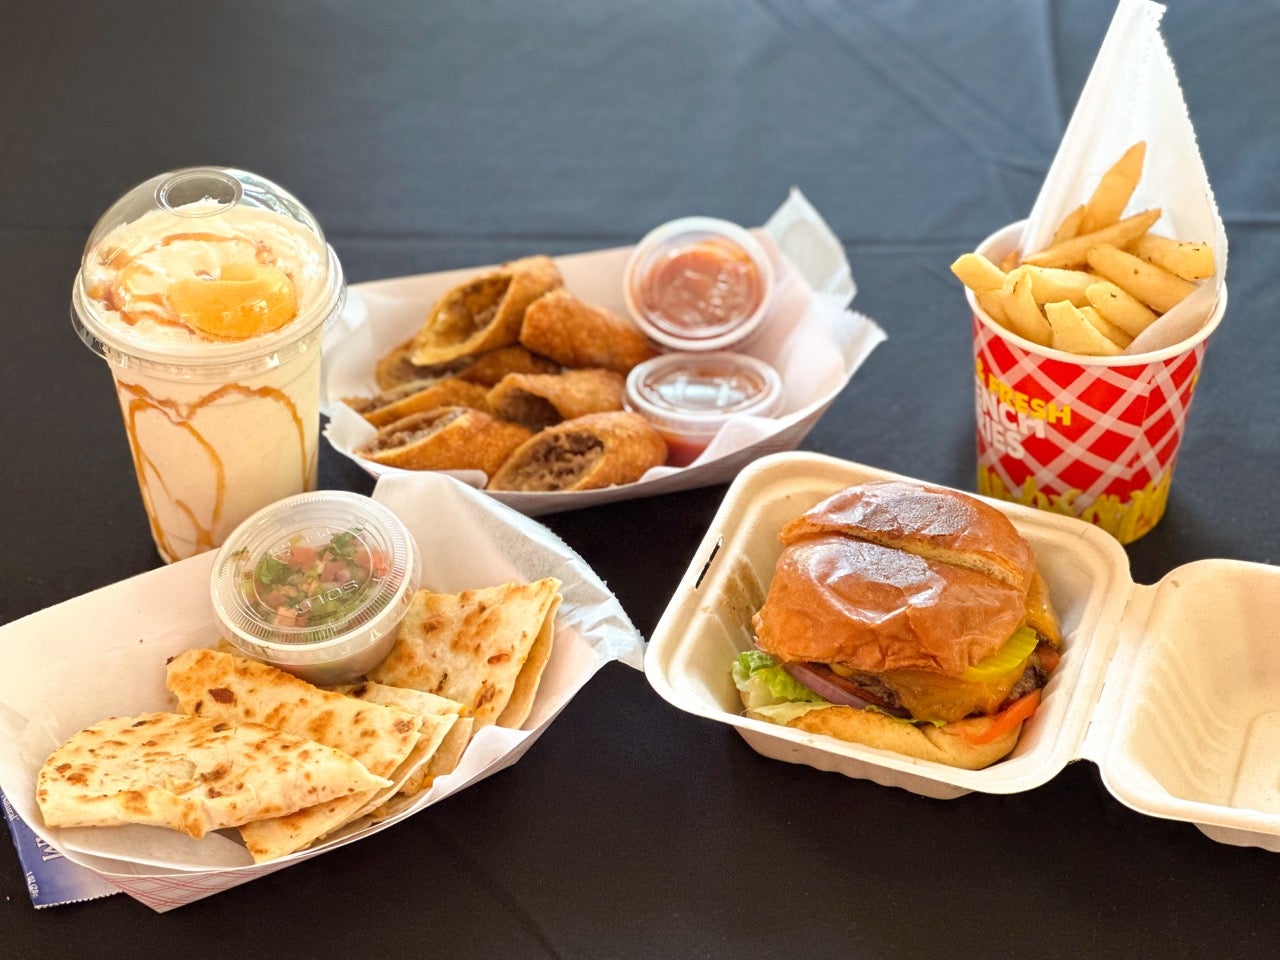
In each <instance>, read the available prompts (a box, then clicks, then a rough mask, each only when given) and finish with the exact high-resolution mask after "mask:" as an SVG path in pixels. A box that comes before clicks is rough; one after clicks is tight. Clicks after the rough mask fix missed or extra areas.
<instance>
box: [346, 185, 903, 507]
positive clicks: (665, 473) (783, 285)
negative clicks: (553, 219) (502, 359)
mask: <svg viewBox="0 0 1280 960" xmlns="http://www.w3.org/2000/svg"><path fill="white" fill-rule="evenodd" d="M753 232H754V234H755V236H756V238H757V239H759V240H760V241H761V243H762V244H763V245H764V246H765V248H766V250H767V251H768V252H769V255H770V257H771V258H772V261H773V269H774V275H775V283H774V295H773V299H772V307H771V309H770V313H769V315H768V317H767V318H766V320H765V321H764V324H763V325H762V326H761V327H760V329H759V331H758V332H757V334H756V335H755V336H754V338H753V339H752V340H751V342H750V343H749V344H746V345H741V346H734V347H733V349H734V350H736V351H739V352H742V353H746V354H749V355H751V356H754V357H757V358H758V359H760V360H764V361H765V362H767V363H769V364H771V365H772V366H773V367H774V368H775V369H776V370H777V371H778V373H779V375H780V376H781V378H782V385H783V400H782V403H781V407H780V409H779V410H778V411H777V413H776V414H774V415H773V416H769V417H763V416H756V415H753V414H749V413H740V414H735V415H734V416H733V417H731V418H730V419H729V421H728V422H727V423H726V424H725V425H724V427H723V428H722V429H721V430H720V432H719V434H718V435H717V436H716V438H715V439H714V440H712V442H711V444H710V445H709V446H708V447H707V449H706V450H705V451H704V452H703V453H702V454H701V455H700V456H699V457H698V458H697V459H696V460H695V461H693V462H692V463H691V464H689V465H688V466H683V467H676V466H660V467H655V468H653V469H651V470H649V471H648V473H646V474H645V475H644V476H643V477H642V478H641V479H640V480H638V481H636V482H635V483H628V484H621V485H618V486H613V487H607V488H605V489H602V490H585V491H572V492H570V491H564V492H553V493H519V492H512V491H503V490H496V491H492V492H491V493H490V496H493V497H494V498H495V499H497V500H499V501H501V502H502V503H505V504H507V505H508V506H511V507H514V508H515V509H517V510H519V511H520V512H521V513H524V514H526V515H528V516H539V515H541V514H545V513H552V512H557V511H563V510H572V509H578V508H581V507H589V506H596V505H598V504H602V503H611V502H614V501H618V500H631V499H636V498H638V497H650V496H655V495H657V494H662V493H672V492H674V491H676V490H691V489H693V488H695V487H706V486H711V485H714V484H717V483H727V482H729V481H730V480H731V479H732V478H733V477H734V475H735V474H736V473H737V472H738V471H739V470H740V469H742V467H743V466H745V465H746V464H748V463H750V462H751V461H752V460H755V459H757V458H758V457H761V456H764V455H766V454H769V453H775V452H778V451H781V450H793V449H795V448H796V447H797V446H799V445H800V442H801V441H802V440H803V439H804V438H805V436H807V435H808V433H809V431H810V430H812V429H813V427H814V425H815V424H816V423H817V422H818V419H819V418H820V417H821V416H822V414H823V413H824V412H825V411H826V409H827V407H828V406H830V405H831V402H832V401H833V400H835V398H836V396H837V395H838V394H839V393H840V391H841V390H843V389H844V387H845V386H846V385H847V384H848V383H849V381H850V380H851V379H852V378H853V375H854V372H855V371H856V370H857V369H858V367H859V366H861V365H862V362H863V361H864V360H865V359H866V358H867V357H868V356H869V355H870V353H871V351H872V350H874V349H875V347H876V346H877V345H878V344H879V343H880V342H881V341H882V340H884V339H885V334H884V331H883V330H882V329H881V328H880V327H879V326H877V325H876V323H875V322H874V321H873V320H871V319H870V318H868V317H866V316H864V315H863V314H860V313H857V312H855V311H853V310H850V309H849V303H850V302H851V300H852V299H853V296H854V293H855V292H856V285H855V283H854V280H853V276H852V273H851V272H850V269H849V263H848V260H847V259H846V258H845V254H844V248H843V246H842V245H841V243H840V240H839V238H838V237H836V236H835V234H834V233H832V232H831V229H830V227H828V226H827V224H826V223H825V221H823V219H822V217H821V215H820V214H819V213H818V211H817V210H816V209H814V207H813V206H812V205H811V204H810V203H809V201H808V200H807V199H805V197H804V195H803V194H801V193H800V191H798V190H792V191H791V194H790V196H789V197H788V198H787V200H786V201H785V202H784V203H783V204H782V205H781V206H780V207H779V208H778V210H777V211H776V212H775V213H774V214H773V215H772V216H771V217H770V218H769V220H768V221H767V222H766V223H765V224H764V226H763V227H761V228H759V229H757V230H755V231H753ZM633 249H634V248H633V247H618V248H614V249H609V250H595V251H591V252H588V253H579V254H572V255H569V256H564V257H556V258H554V259H555V263H556V266H557V267H558V268H559V270H560V273H561V275H562V276H563V277H564V284H565V288H566V289H567V290H570V291H572V292H573V293H574V294H576V295H577V296H579V297H581V298H582V299H583V300H585V301H587V302H588V303H593V304H597V305H599V306H602V307H606V308H608V309H610V310H613V311H615V312H616V313H619V314H621V315H622V316H627V307H626V303H625V299H624V296H623V275H624V271H625V269H626V264H627V260H628V258H629V257H630V256H631V251H632V250H633ZM530 252H531V253H532V252H534V251H530ZM491 269H493V267H489V266H480V267H475V268H471V269H464V270H450V271H446V272H442V273H428V274H421V275H418V276H411V277H396V278H392V279H388V280H377V281H373V282H370V283H362V284H355V285H352V286H351V287H349V289H348V303H347V308H346V310H344V312H343V316H342V322H340V323H338V324H336V325H335V326H334V327H333V328H331V330H330V331H329V332H328V333H327V334H326V338H325V343H324V372H323V374H322V387H321V390H322V394H321V407H322V409H323V410H324V412H325V414H326V415H328V417H329V422H328V424H327V425H326V427H325V430H324V435H325V437H326V439H328V441H329V443H330V444H331V445H332V446H333V448H334V449H335V450H337V451H338V452H339V453H341V454H342V455H343V456H345V457H348V458H349V459H351V460H352V461H354V462H355V463H356V464H358V465H359V466H360V467H361V468H363V469H364V470H365V471H366V472H368V473H369V474H371V475H372V476H375V477H380V476H387V475H395V474H402V473H406V472H408V471H405V470H402V469H400V468H398V467H388V466H384V465H382V464H378V463H374V462H373V461H371V460H367V459H365V458H364V457H361V456H359V455H358V454H356V452H355V451H356V449H357V448H358V447H359V446H360V445H361V444H362V443H364V442H365V441H366V440H368V439H369V438H370V437H372V436H373V434H374V428H373V427H372V426H370V425H369V424H368V423H367V422H366V421H365V420H364V418H362V417H361V416H360V415H359V414H357V413H356V412H355V411H354V410H352V409H351V408H350V407H348V406H347V405H346V404H345V403H343V402H342V398H343V397H352V396H372V395H374V394H375V393H377V392H378V387H377V384H376V381H375V379H374V364H375V362H376V361H377V359H378V358H379V357H382V356H384V355H386V354H387V353H389V352H390V351H391V350H392V349H393V348H394V347H396V346H397V345H399V344H401V343H403V342H404V341H406V340H408V339H409V338H411V337H412V336H413V335H414V334H415V333H416V332H417V331H418V330H419V329H420V328H421V326H422V324H423V323H424V322H425V320H426V318H427V314H428V312H429V311H430V309H431V306H432V304H434V303H435V302H436V300H437V299H439V297H440V296H441V295H443V294H444V293H445V292H446V291H448V290H449V289H451V288H452V287H454V286H457V285H458V284H460V283H463V282H465V281H467V280H470V279H471V278H473V277H475V276H477V275H479V274H482V273H484V272H486V271H487V270H491ZM450 473H452V474H453V475H454V476H457V477H458V478H459V479H461V480H464V481H465V482H467V483H470V484H473V485H476V486H480V485H482V484H483V483H484V481H485V477H484V474H483V473H480V472H479V471H450Z"/></svg>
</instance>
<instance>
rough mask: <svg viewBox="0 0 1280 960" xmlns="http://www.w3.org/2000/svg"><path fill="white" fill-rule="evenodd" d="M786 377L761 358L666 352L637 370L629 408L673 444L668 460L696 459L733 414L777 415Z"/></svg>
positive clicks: (677, 463) (682, 462)
mask: <svg viewBox="0 0 1280 960" xmlns="http://www.w3.org/2000/svg"><path fill="white" fill-rule="evenodd" d="M783 403H784V395H783V388H782V379H781V377H779V375H778V372H777V371H776V370H774V369H773V367H771V366H770V365H769V364H767V363H765V362H764V361H763V360H760V359H758V358H756V357H751V356H747V355H745V354H740V353H731V352H729V351H716V352H711V353H666V354H662V355H660V356H657V357H654V358H653V359H652V360H646V361H645V362H644V363H641V364H639V365H637V366H636V367H634V368H632V370H631V373H630V374H629V375H628V376H627V394H626V407H627V409H628V410H632V411H634V412H636V413H639V414H640V415H641V416H643V417H644V418H645V419H646V420H648V421H649V422H650V423H651V424H652V425H653V427H654V429H656V430H657V431H658V432H659V433H660V434H662V438H663V439H664V440H665V441H666V442H667V464H668V465H669V466H673V467H685V466H688V465H689V464H690V463H692V462H693V461H694V460H696V459H697V458H698V457H699V456H700V455H701V454H702V452H703V451H704V450H705V449H706V448H707V446H708V445H709V444H710V443H711V441H712V440H714V439H715V437H716V435H717V434H718V433H719V432H720V429H721V427H723V426H724V425H725V424H726V423H727V422H728V421H729V419H730V418H731V417H733V416H735V415H737V414H750V415H753V416H757V417H772V416H776V415H777V413H778V411H779V410H780V409H781V408H782V406H783Z"/></svg>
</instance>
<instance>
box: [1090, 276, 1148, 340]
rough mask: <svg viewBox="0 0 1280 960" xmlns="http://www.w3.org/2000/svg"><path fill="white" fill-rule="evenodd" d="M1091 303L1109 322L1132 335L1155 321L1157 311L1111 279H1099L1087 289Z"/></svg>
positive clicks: (1135, 334)
mask: <svg viewBox="0 0 1280 960" xmlns="http://www.w3.org/2000/svg"><path fill="white" fill-rule="evenodd" d="M1085 296H1086V297H1088V298H1089V305H1090V306H1091V307H1093V308H1094V309H1095V310H1097V311H1098V313H1099V314H1100V315H1101V316H1102V318H1103V319H1104V320H1106V321H1107V322H1108V323H1111V324H1114V325H1115V326H1117V327H1119V328H1120V329H1121V330H1123V331H1124V332H1125V333H1127V334H1128V335H1129V336H1130V337H1136V336H1137V335H1138V334H1140V333H1141V332H1142V331H1143V330H1145V329H1147V327H1149V326H1151V324H1152V323H1154V322H1155V319H1156V314H1155V311H1154V310H1152V309H1151V308H1150V307H1148V306H1147V305H1146V304H1145V303H1143V302H1142V301H1140V300H1135V299H1134V298H1133V297H1131V296H1129V294H1127V293H1125V292H1124V291H1123V290H1121V289H1120V288H1119V287H1117V286H1116V285H1115V284H1114V283H1112V282H1111V281H1110V280H1099V281H1098V282H1097V283H1094V284H1091V285H1090V286H1089V288H1088V289H1087V290H1085Z"/></svg>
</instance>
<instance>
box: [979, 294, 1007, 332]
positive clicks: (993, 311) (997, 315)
mask: <svg viewBox="0 0 1280 960" xmlns="http://www.w3.org/2000/svg"><path fill="white" fill-rule="evenodd" d="M973 297H974V299H975V300H977V301H978V306H980V307H981V308H982V310H983V312H984V313H985V314H986V315H987V316H988V317H990V318H991V319H992V320H994V321H995V322H996V323H998V324H1000V326H1002V327H1008V326H1009V317H1008V314H1006V313H1005V312H1004V297H1003V296H1001V293H1000V291H999V290H985V291H983V292H982V293H975V294H974V295H973Z"/></svg>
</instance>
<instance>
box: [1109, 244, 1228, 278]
mask: <svg viewBox="0 0 1280 960" xmlns="http://www.w3.org/2000/svg"><path fill="white" fill-rule="evenodd" d="M1127 249H1128V251H1129V252H1130V253H1132V254H1133V255H1134V256H1135V257H1138V258H1139V259H1140V260H1145V261H1147V263H1152V264H1155V265H1156V266H1157V267H1160V268H1161V269H1164V270H1168V271H1169V272H1170V273H1172V274H1173V275H1174V276H1177V277H1181V278H1182V279H1183V280H1207V279H1209V278H1210V277H1212V276H1213V274H1214V271H1215V270H1216V266H1215V265H1214V260H1213V248H1212V247H1210V246H1209V245H1208V244H1207V243H1186V242H1184V241H1181V240H1171V239H1170V238H1169V237H1161V236H1157V235H1156V234H1154V233H1147V234H1144V235H1142V236H1141V237H1139V238H1138V239H1137V240H1134V241H1133V242H1132V243H1130V244H1129V246H1128V248H1127Z"/></svg>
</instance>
